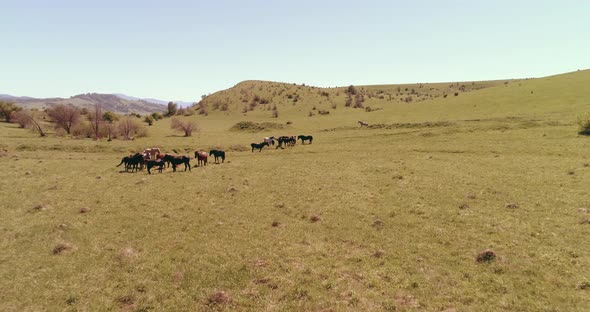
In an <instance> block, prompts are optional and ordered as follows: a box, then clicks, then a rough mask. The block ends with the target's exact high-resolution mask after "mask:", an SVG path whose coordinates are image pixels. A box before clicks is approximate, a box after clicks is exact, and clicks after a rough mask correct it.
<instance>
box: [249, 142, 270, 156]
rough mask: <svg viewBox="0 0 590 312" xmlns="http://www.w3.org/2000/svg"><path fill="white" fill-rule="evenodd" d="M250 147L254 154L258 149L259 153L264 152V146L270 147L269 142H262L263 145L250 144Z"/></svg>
mask: <svg viewBox="0 0 590 312" xmlns="http://www.w3.org/2000/svg"><path fill="white" fill-rule="evenodd" d="M250 146H252V153H254V149H255V148H257V149H258V152H262V148H263V147H264V146H268V143H267V142H262V143H252V144H250Z"/></svg>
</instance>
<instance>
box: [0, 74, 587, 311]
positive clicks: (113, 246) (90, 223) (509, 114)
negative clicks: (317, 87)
mask: <svg viewBox="0 0 590 312" xmlns="http://www.w3.org/2000/svg"><path fill="white" fill-rule="evenodd" d="M589 81H590V72H588V71H582V72H576V73H571V74H566V75H560V76H554V77H548V78H542V79H533V80H522V81H519V82H510V83H508V84H504V83H500V84H497V85H496V86H494V87H490V88H486V89H482V90H477V91H472V92H467V93H462V94H461V95H459V96H452V97H448V98H443V97H438V98H435V99H432V100H425V101H421V102H419V103H402V102H399V103H397V102H391V103H389V104H381V105H382V108H383V109H382V110H379V111H375V112H370V113H366V112H364V111H361V110H354V109H351V108H344V107H341V106H340V107H338V108H337V109H335V110H333V111H332V112H331V114H330V115H326V116H319V115H315V116H313V117H308V116H307V111H308V110H309V108H308V107H304V108H303V109H301V110H298V107H299V106H293V105H291V104H285V105H284V106H280V107H279V112H280V114H279V117H278V118H270V113H269V112H267V111H262V110H261V111H253V112H249V113H248V114H246V115H244V114H240V113H231V112H220V111H212V112H210V114H209V115H208V116H202V115H194V116H191V117H186V118H191V119H194V120H196V121H197V122H198V124H199V127H200V131H199V132H198V133H195V134H194V135H193V136H192V137H188V138H185V137H181V136H179V135H178V134H176V133H174V132H173V131H172V130H171V129H170V127H169V119H164V120H161V121H158V122H156V123H155V124H154V126H151V127H149V136H148V137H146V138H138V139H136V140H134V141H122V140H114V141H112V142H106V141H104V140H102V141H93V140H89V139H84V140H75V139H71V138H57V137H54V136H51V135H49V136H48V137H46V138H39V137H37V136H36V135H35V134H34V133H32V132H29V131H27V130H22V129H18V128H17V127H16V126H15V125H12V124H6V123H1V124H0V164H1V165H2V168H3V170H1V171H0V190H1V199H0V206H1V209H0V233H1V235H0V250H1V252H0V310H2V311H119V310H121V311H208V310H212V311H446V312H451V311H588V310H590V241H589V240H588V237H589V236H590V213H589V211H590V194H589V191H588V181H589V180H590V157H589V156H588V151H589V150H590V139H589V138H588V137H585V136H581V135H578V134H577V125H576V123H575V122H576V117H577V116H578V115H579V114H582V113H584V112H587V111H590V89H587V88H586V87H585V86H587V85H588V82H589ZM236 101H238V100H237V99H236ZM297 105H311V104H310V103H308V104H305V103H304V104H301V103H299V104H297ZM326 105H328V104H326ZM339 105H341V103H339ZM244 120H251V121H256V122H260V121H272V122H277V123H281V124H285V123H286V122H287V121H291V122H292V124H291V125H288V126H285V128H284V129H280V130H272V131H262V132H257V133H252V132H247V131H243V132H240V131H230V130H229V129H230V128H231V127H232V125H233V124H235V123H236V122H238V121H244ZM357 120H365V121H367V122H369V124H370V125H374V126H373V127H372V128H358V125H357V124H356V121H357ZM379 124H381V125H379ZM282 134H285V135H287V134H293V135H298V134H311V135H313V136H314V141H313V144H311V145H301V143H300V142H298V144H297V145H296V146H295V147H292V148H287V149H284V150H281V149H278V150H277V149H274V148H270V149H268V148H265V149H263V150H262V152H257V151H256V152H254V153H252V152H251V151H250V149H249V144H250V143H252V142H260V141H261V140H262V137H264V136H268V135H282ZM237 146H243V147H244V148H247V150H244V151H239V148H237ZM147 147H159V148H160V149H162V150H163V151H165V152H172V151H173V150H176V151H178V152H181V153H184V154H186V155H189V154H192V153H193V151H194V150H195V149H207V150H208V149H209V148H211V147H222V148H224V149H226V150H227V151H228V152H227V159H226V162H225V163H224V164H212V160H210V163H209V165H207V166H206V167H198V168H193V170H192V171H190V172H189V171H187V172H184V171H179V172H176V173H173V172H172V170H171V169H166V170H164V173H162V174H157V173H156V174H152V175H148V174H147V173H146V172H145V171H143V172H139V173H133V174H132V173H124V172H121V167H119V168H117V167H115V166H116V165H117V164H118V163H119V162H120V160H121V157H123V156H125V155H128V154H129V153H130V152H132V151H133V152H135V151H139V150H143V149H144V148H147ZM192 164H193V165H194V164H196V161H194V160H193V161H192ZM487 249H490V250H493V251H494V252H495V254H496V258H495V259H494V260H493V261H491V262H489V263H487V262H477V261H476V257H477V256H478V253H480V252H482V251H483V250H487Z"/></svg>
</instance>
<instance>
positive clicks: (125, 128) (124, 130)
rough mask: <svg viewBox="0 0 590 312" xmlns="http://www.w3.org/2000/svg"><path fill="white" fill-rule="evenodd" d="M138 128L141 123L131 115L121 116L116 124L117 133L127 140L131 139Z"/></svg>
mask: <svg viewBox="0 0 590 312" xmlns="http://www.w3.org/2000/svg"><path fill="white" fill-rule="evenodd" d="M140 128H141V125H140V124H139V123H138V122H137V121H136V120H135V119H134V118H131V117H124V118H122V119H121V120H120V121H119V123H118V125H117V129H118V130H119V133H120V134H121V135H122V136H123V137H124V138H125V139H127V140H131V139H133V138H134V137H135V135H136V133H137V131H138V130H139V129H140Z"/></svg>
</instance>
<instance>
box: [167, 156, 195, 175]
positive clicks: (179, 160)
mask: <svg viewBox="0 0 590 312" xmlns="http://www.w3.org/2000/svg"><path fill="white" fill-rule="evenodd" d="M162 160H163V161H166V162H170V163H171V164H172V171H173V172H176V166H177V165H180V164H184V171H186V169H187V168H188V170H189V171H190V170H191V163H190V158H188V157H186V156H175V155H168V154H166V155H164V157H162Z"/></svg>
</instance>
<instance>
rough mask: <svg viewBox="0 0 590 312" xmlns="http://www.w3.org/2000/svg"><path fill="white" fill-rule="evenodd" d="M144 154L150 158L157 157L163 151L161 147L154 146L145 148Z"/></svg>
mask: <svg viewBox="0 0 590 312" xmlns="http://www.w3.org/2000/svg"><path fill="white" fill-rule="evenodd" d="M142 154H144V155H147V156H148V157H149V159H156V158H157V157H158V155H160V154H162V152H160V149H159V148H157V147H152V148H148V149H146V150H144V151H143V153H142ZM149 159H148V160H149Z"/></svg>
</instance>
